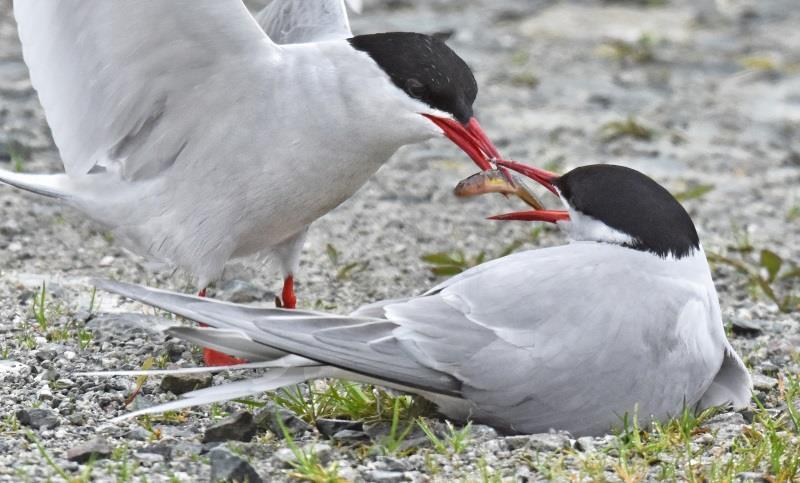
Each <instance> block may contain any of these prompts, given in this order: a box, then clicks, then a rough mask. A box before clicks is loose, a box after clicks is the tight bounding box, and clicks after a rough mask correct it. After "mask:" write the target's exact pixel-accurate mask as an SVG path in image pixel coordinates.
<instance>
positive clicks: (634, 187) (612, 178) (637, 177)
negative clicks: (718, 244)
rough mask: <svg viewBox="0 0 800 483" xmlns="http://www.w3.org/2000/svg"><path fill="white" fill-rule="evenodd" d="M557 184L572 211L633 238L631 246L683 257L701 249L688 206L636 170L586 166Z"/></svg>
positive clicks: (564, 176) (556, 182)
mask: <svg viewBox="0 0 800 483" xmlns="http://www.w3.org/2000/svg"><path fill="white" fill-rule="evenodd" d="M554 184H555V185H556V187H558V189H559V190H560V191H561V195H562V196H563V197H564V199H565V200H566V201H567V202H568V203H569V204H570V205H571V206H572V207H573V208H575V209H576V210H578V211H580V212H581V213H583V214H585V215H588V216H591V217H592V218H594V219H596V220H599V221H601V222H603V223H605V224H606V225H608V226H609V227H611V228H614V229H615V230H618V231H621V232H622V233H625V234H627V235H629V236H630V237H631V238H633V239H634V242H633V243H631V244H630V245H629V246H630V247H631V248H635V249H637V250H645V251H649V252H652V253H655V254H657V255H659V256H662V257H665V256H667V255H670V254H671V255H673V256H675V257H677V258H681V257H683V256H686V255H689V254H691V253H692V252H693V251H694V250H696V249H698V248H699V247H700V240H699V238H698V237H697V230H696V229H695V227H694V223H692V219H691V218H690V217H689V214H688V213H686V210H685V209H684V208H683V206H681V204H680V203H678V201H677V200H676V199H675V198H674V197H673V196H672V194H670V192H669V191H667V190H666V189H665V188H664V187H663V186H661V185H659V184H658V183H656V182H655V181H653V180H652V179H650V178H648V177H647V176H645V175H644V174H642V173H640V172H638V171H636V170H634V169H630V168H626V167H623V166H614V165H610V164H596V165H591V166H584V167H581V168H576V169H573V170H572V171H570V172H569V173H567V174H565V175H563V176H561V177H560V178H559V179H558V180H556V181H555V182H554Z"/></svg>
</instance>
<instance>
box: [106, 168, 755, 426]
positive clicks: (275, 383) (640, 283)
mask: <svg viewBox="0 0 800 483" xmlns="http://www.w3.org/2000/svg"><path fill="white" fill-rule="evenodd" d="M498 164H499V165H501V166H504V167H506V168H510V169H512V170H515V171H518V172H520V173H522V174H524V175H526V176H528V177H530V178H532V179H534V180H535V181H537V182H539V183H541V184H542V185H544V186H545V187H547V188H548V189H550V190H551V191H552V192H553V193H555V194H556V195H558V196H559V197H560V199H561V201H562V202H563V204H564V206H565V208H566V209H565V210H534V211H529V212H520V213H511V214H507V215H501V216H498V217H496V218H497V219H505V220H512V219H513V220H539V221H548V222H553V223H556V224H557V225H558V227H559V228H561V229H562V230H563V231H564V232H565V233H566V234H567V236H568V238H569V239H570V240H571V243H570V244H568V245H563V246H557V247H551V248H544V249H539V250H530V251H526V252H521V253H517V254H513V255H509V256H506V257H504V258H500V259H497V260H494V261H491V262H487V263H484V264H482V265H479V266H477V267H475V268H472V269H470V270H467V271H465V272H463V273H462V274H460V275H457V276H455V277H453V278H451V279H449V280H448V281H446V282H444V283H442V284H440V285H438V286H436V287H434V288H433V289H431V290H429V291H428V292H427V293H425V294H424V295H422V296H418V297H411V298H407V299H401V300H388V301H382V302H378V303H376V304H372V305H368V306H365V307H362V308H360V309H358V310H356V311H355V312H353V313H352V314H350V315H348V316H338V315H330V314H326V313H321V312H311V311H286V310H281V309H257V308H251V307H246V306H241V305H233V304H227V303H223V302H215V301H211V300H205V299H200V298H196V297H191V296H188V295H180V294H175V293H170V292H165V291H160V290H154V289H148V288H144V287H139V286H134V285H124V284H120V283H116V282H100V283H99V286H100V287H101V288H104V289H106V290H109V291H111V292H115V293H118V294H121V295H124V296H126V297H129V298H132V299H135V300H138V301H141V302H142V303H145V304H148V305H152V306H155V307H159V308H162V309H165V310H168V311H171V312H174V313H176V314H179V315H181V316H184V317H187V318H189V319H192V320H195V321H198V322H203V323H206V324H208V325H210V326H212V327H214V328H216V329H208V330H202V329H196V328H191V327H175V328H173V329H170V330H169V332H170V333H171V334H173V335H175V336H177V337H180V338H183V339H186V340H189V341H192V342H197V343H204V344H208V343H216V344H217V346H216V347H218V348H219V349H221V350H224V351H226V352H229V353H232V354H236V355H240V356H242V357H247V358H248V359H250V360H253V361H261V362H256V363H253V364H250V365H249V366H247V367H267V368H269V369H268V371H267V373H266V374H265V375H264V376H262V377H258V378H255V379H249V380H244V381H239V382H235V383H231V384H224V385H220V386H215V387H212V388H208V389H203V390H199V391H194V392H191V393H188V394H185V395H184V396H183V397H182V398H181V399H179V400H177V401H174V402H170V403H166V404H163V405H160V406H155V407H152V408H147V409H144V410H141V411H137V412H133V413H129V414H127V415H125V416H122V418H125V417H132V416H136V415H139V414H146V413H155V412H161V411H165V410H172V409H178V408H183V407H188V406H193V405H198V404H208V403H211V402H215V401H221V400H228V399H234V398H239V397H243V396H246V395H250V394H255V393H258V392H261V391H265V390H273V389H277V388H279V387H283V386H285V385H288V384H295V383H298V382H301V381H304V380H308V379H313V378H320V377H338V378H346V379H350V380H355V381H362V382H368V383H377V384H382V385H384V386H388V387H391V388H395V389H400V390H403V391H407V392H410V393H414V394H417V395H420V396H422V397H424V398H427V399H429V400H430V401H432V402H434V403H436V404H437V405H438V408H439V410H440V411H441V413H442V414H444V415H445V416H448V417H450V418H453V419H459V420H464V419H472V420H475V421H479V422H481V423H485V424H490V425H492V426H494V427H496V428H498V429H500V430H503V431H508V432H520V433H534V432H542V431H547V430H549V429H551V428H555V429H563V430H567V431H569V432H571V433H572V434H573V435H584V434H586V435H597V434H602V433H605V432H607V431H608V430H609V429H611V428H612V427H614V426H616V425H618V424H619V423H620V422H621V418H622V417H623V416H624V415H626V414H628V415H638V416H640V417H642V418H649V417H652V418H655V419H658V420H665V419H667V418H669V417H671V416H676V415H678V414H680V413H681V411H682V410H683V409H684V408H689V409H692V410H701V409H704V408H707V407H710V406H716V405H723V404H732V405H733V406H735V407H744V406H747V405H748V402H749V399H750V393H751V380H750V375H749V373H748V372H747V369H746V368H745V366H744V364H743V363H742V361H741V359H740V358H739V356H738V355H737V354H736V352H735V351H734V349H733V348H732V347H731V345H730V343H729V342H728V340H727V338H726V336H725V331H724V327H723V324H722V319H721V315H720V308H719V302H718V300H717V293H716V290H715V288H714V284H713V282H712V280H711V272H710V269H709V266H708V263H707V261H706V257H705V254H704V252H703V248H702V247H701V245H700V242H699V239H698V236H697V232H696V231H695V227H694V224H693V223H692V220H691V219H690V217H689V215H688V214H687V213H686V211H685V210H684V209H683V207H682V206H681V205H680V204H679V203H678V202H677V201H676V200H675V199H674V198H673V197H672V196H671V195H670V194H669V192H668V191H667V190H666V189H664V188H663V187H661V186H660V185H658V184H657V183H656V182H654V181H653V180H651V179H650V178H648V177H646V176H644V175H643V174H641V173H639V172H637V171H634V170H632V169H628V168H624V167H619V166H612V165H595V166H587V167H582V168H577V169H575V170H573V171H571V172H569V173H567V174H565V175H563V176H556V175H554V174H552V173H549V172H547V171H543V170H539V169H536V168H531V167H527V166H524V165H520V164H517V163H510V162H502V161H499V162H498ZM215 331H218V332H219V334H220V336H216V335H214V332H215ZM208 370H211V369H209V368H193V369H186V370H185V371H189V372H192V371H208ZM163 372H166V373H171V372H181V371H180V370H178V371H162V373H163ZM139 373H140V372H139V371H133V372H113V373H99V374H101V375H115V374H139ZM148 374H153V372H148Z"/></svg>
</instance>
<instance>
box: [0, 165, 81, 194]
mask: <svg viewBox="0 0 800 483" xmlns="http://www.w3.org/2000/svg"><path fill="white" fill-rule="evenodd" d="M0 182H2V183H5V184H7V185H11V186H13V187H15V188H19V189H21V190H25V191H30V192H31V193H36V194H37V195H42V196H47V197H48V198H58V199H69V198H70V197H71V195H70V193H69V189H68V186H69V178H68V177H67V175H65V174H27V173H14V172H11V171H5V170H0Z"/></svg>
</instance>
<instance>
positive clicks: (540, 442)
mask: <svg viewBox="0 0 800 483" xmlns="http://www.w3.org/2000/svg"><path fill="white" fill-rule="evenodd" d="M504 439H505V441H506V444H507V445H508V447H509V448H510V449H512V450H513V449H520V448H529V449H531V450H534V451H558V450H560V449H566V448H569V447H570V443H569V436H567V435H566V434H564V433H542V434H531V435H524V436H508V437H506V438H504Z"/></svg>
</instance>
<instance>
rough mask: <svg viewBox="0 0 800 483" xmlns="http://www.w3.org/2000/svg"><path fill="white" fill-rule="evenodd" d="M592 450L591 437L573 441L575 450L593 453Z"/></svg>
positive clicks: (592, 442)
mask: <svg viewBox="0 0 800 483" xmlns="http://www.w3.org/2000/svg"><path fill="white" fill-rule="evenodd" d="M594 448H595V444H594V438H592V437H591V436H581V437H580V438H578V439H577V440H576V441H575V449H577V450H579V451H583V452H584V453H589V452H591V451H594Z"/></svg>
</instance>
